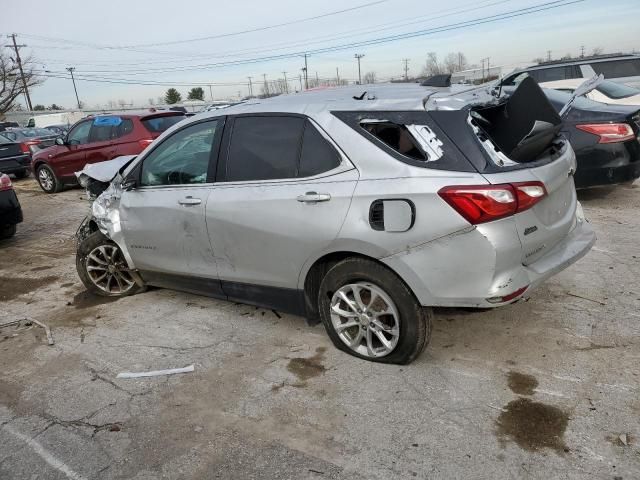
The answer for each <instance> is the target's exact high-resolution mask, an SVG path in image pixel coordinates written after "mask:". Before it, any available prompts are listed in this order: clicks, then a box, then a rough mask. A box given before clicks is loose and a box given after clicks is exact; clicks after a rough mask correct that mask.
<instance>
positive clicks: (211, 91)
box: [209, 85, 213, 102]
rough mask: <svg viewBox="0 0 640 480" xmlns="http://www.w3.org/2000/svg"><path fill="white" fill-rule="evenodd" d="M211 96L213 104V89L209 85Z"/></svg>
mask: <svg viewBox="0 0 640 480" xmlns="http://www.w3.org/2000/svg"><path fill="white" fill-rule="evenodd" d="M209 95H211V101H212V102H213V88H211V85H209Z"/></svg>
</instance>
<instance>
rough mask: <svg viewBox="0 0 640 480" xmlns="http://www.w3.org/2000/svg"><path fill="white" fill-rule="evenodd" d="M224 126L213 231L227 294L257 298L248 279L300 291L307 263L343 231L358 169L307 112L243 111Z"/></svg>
mask: <svg viewBox="0 0 640 480" xmlns="http://www.w3.org/2000/svg"><path fill="white" fill-rule="evenodd" d="M225 132H226V133H225V143H223V152H222V153H221V162H220V165H219V167H218V177H217V180H218V181H217V183H216V184H215V186H214V188H213V190H212V193H211V195H210V196H209V199H208V201H207V208H206V218H207V229H208V232H209V236H210V238H211V242H212V245H213V248H214V250H215V251H216V258H217V259H218V270H219V274H220V278H221V280H222V286H223V289H224V291H225V293H226V294H227V295H228V296H229V298H230V299H238V300H248V301H251V299H252V298H253V301H257V298H258V295H260V292H262V293H264V291H265V290H264V289H262V290H261V289H257V290H256V289H247V288H246V285H247V284H253V285H260V286H267V287H275V288H280V289H295V288H296V287H297V282H298V275H299V273H300V271H301V269H302V266H303V264H304V263H305V261H306V260H307V259H308V258H309V257H310V256H312V255H314V254H316V253H318V252H320V251H322V250H323V249H324V248H326V246H328V245H329V243H330V242H331V241H332V240H333V239H334V238H335V237H336V236H337V234H338V232H339V230H340V228H341V226H342V223H343V221H344V219H345V217H346V214H347V211H348V209H349V204H350V202H351V197H352V194H353V191H354V188H355V186H356V183H357V180H358V172H357V170H356V169H355V168H354V167H353V166H352V165H351V164H350V163H349V161H348V160H347V159H346V157H345V156H344V155H343V154H342V153H341V152H340V151H339V150H338V149H337V148H336V146H335V145H334V144H333V143H332V142H331V141H330V139H329V138H328V137H327V136H326V134H325V133H324V132H323V131H322V130H321V129H320V128H319V127H318V126H316V125H315V124H314V123H313V122H311V121H310V120H308V119H306V118H305V117H302V116H293V115H276V114H274V115H259V116H258V115H243V116H238V117H235V118H234V119H233V121H232V124H231V125H230V128H229V129H227V130H226V131H225ZM249 294H251V298H249V297H248V295H249ZM263 303H269V302H268V301H267V302H263Z"/></svg>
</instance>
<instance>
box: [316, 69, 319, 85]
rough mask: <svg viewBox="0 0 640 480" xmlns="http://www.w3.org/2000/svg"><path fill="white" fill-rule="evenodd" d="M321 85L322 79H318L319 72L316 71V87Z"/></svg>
mask: <svg viewBox="0 0 640 480" xmlns="http://www.w3.org/2000/svg"><path fill="white" fill-rule="evenodd" d="M319 86H320V80H319V79H318V72H316V87H319Z"/></svg>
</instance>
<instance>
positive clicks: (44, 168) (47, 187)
mask: <svg viewBox="0 0 640 480" xmlns="http://www.w3.org/2000/svg"><path fill="white" fill-rule="evenodd" d="M36 180H38V185H40V188H41V189H42V190H43V191H44V192H45V193H58V192H60V191H62V187H63V186H64V185H63V184H62V182H61V181H60V179H59V178H58V177H56V174H55V173H53V170H52V169H51V167H49V166H48V165H40V166H39V167H38V168H37V169H36Z"/></svg>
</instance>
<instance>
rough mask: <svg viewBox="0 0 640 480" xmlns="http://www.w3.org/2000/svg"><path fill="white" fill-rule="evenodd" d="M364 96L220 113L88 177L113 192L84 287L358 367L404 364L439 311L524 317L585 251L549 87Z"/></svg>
mask: <svg viewBox="0 0 640 480" xmlns="http://www.w3.org/2000/svg"><path fill="white" fill-rule="evenodd" d="M363 89H364V87H353V88H351V87H345V88H339V89H334V90H326V91H320V92H307V93H302V94H296V95H289V96H283V97H278V98H274V99H269V100H256V101H253V102H250V103H245V104H242V105H237V106H234V107H230V108H227V109H224V110H218V111H212V112H206V113H203V114H200V115H196V116H194V117H192V118H189V119H187V120H185V121H183V122H181V123H179V124H177V125H175V126H174V127H172V128H171V129H170V130H168V131H167V132H165V133H164V134H163V135H162V136H161V137H160V138H158V139H157V140H156V141H155V142H154V143H153V144H152V145H151V146H149V147H148V148H147V149H146V150H145V151H144V152H142V153H141V154H140V155H139V156H137V157H136V158H127V157H124V158H120V159H116V160H114V161H112V162H106V163H103V164H95V165H91V166H89V167H87V168H86V169H85V171H83V172H82V173H81V174H80V175H79V178H80V181H81V183H83V184H84V185H85V186H88V187H89V190H90V191H93V192H94V193H99V192H100V191H101V190H104V191H103V192H102V193H101V194H100V195H99V196H98V197H97V199H96V200H95V201H94V203H93V207H92V215H91V216H90V217H89V218H88V219H87V220H86V221H85V223H84V224H83V225H82V226H81V228H80V230H79V232H80V235H79V237H80V241H79V246H78V254H77V268H78V273H79V275H80V278H81V279H82V281H83V283H84V284H85V285H86V287H87V288H88V289H89V290H90V291H92V292H95V293H97V294H100V295H110V296H122V295H130V294H133V293H136V292H139V291H141V289H143V288H144V287H145V286H146V285H154V286H160V287H167V288H172V289H176V290H183V291H187V292H193V293H198V294H204V295H209V296H213V297H217V298H223V299H228V300H231V301H238V302H244V303H248V304H253V305H259V306H263V307H267V308H273V309H277V310H280V311H284V312H290V313H294V314H298V315H302V316H306V317H307V318H308V319H309V320H310V321H312V322H313V321H314V320H315V321H318V320H320V321H322V323H323V324H324V326H325V328H326V330H327V333H328V334H329V337H330V338H331V340H332V341H333V343H334V344H335V345H336V347H338V348H339V349H341V350H344V351H345V352H348V353H350V354H353V355H356V356H358V357H361V358H365V359H368V360H374V361H380V362H389V363H408V362H410V361H412V360H413V359H414V358H416V356H417V355H419V353H420V352H421V351H422V350H423V348H424V347H425V346H426V344H427V343H428V342H429V337H430V332H431V318H432V310H431V307H435V306H449V307H451V306H456V307H480V308H487V307H496V306H500V305H505V304H508V303H511V302H514V301H516V300H518V299H520V298H521V297H522V296H523V295H525V294H529V293H530V292H531V291H532V290H533V289H534V288H535V287H536V286H537V285H539V284H540V283H541V282H542V281H543V280H545V279H546V278H548V277H550V276H551V275H553V274H555V273H557V272H559V271H560V270H562V269H564V268H566V267H567V266H568V265H569V264H571V263H572V262H574V261H576V260H577V259H578V258H580V257H581V256H582V255H584V254H585V253H586V252H587V251H588V250H589V248H590V247H591V245H592V244H593V242H594V241H595V237H594V233H593V231H592V229H591V228H590V226H589V225H588V223H587V222H586V221H585V220H584V217H583V215H582V211H581V208H580V206H579V203H578V202H577V200H576V193H575V188H574V184H573V178H572V175H573V172H574V171H575V168H576V163H575V156H574V153H573V151H572V150H571V146H570V145H569V143H568V142H567V141H566V140H565V139H564V138H562V137H560V136H559V135H558V131H559V128H560V124H561V121H560V118H559V117H558V116H557V114H556V113H555V110H553V108H552V107H551V106H550V105H549V103H548V102H547V100H546V98H545V97H544V94H542V92H541V90H540V89H539V87H538V86H537V85H536V84H535V82H533V81H524V82H522V83H521V84H520V86H519V87H518V89H517V90H516V91H515V93H513V94H512V95H510V96H509V97H504V98H495V97H493V96H492V95H491V94H490V92H488V91H484V90H471V91H462V92H457V93H456V92H454V91H451V89H450V88H443V89H437V88H430V89H429V88H424V87H420V86H418V85H387V86H384V85H383V86H376V87H375V88H371V89H369V91H367V92H364V91H363ZM116 171H117V172H118V173H117V174H116ZM114 174H115V178H113V181H111V182H110V183H109V181H110V180H111V178H112V177H113V176H114ZM105 187H107V188H106V190H105Z"/></svg>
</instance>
